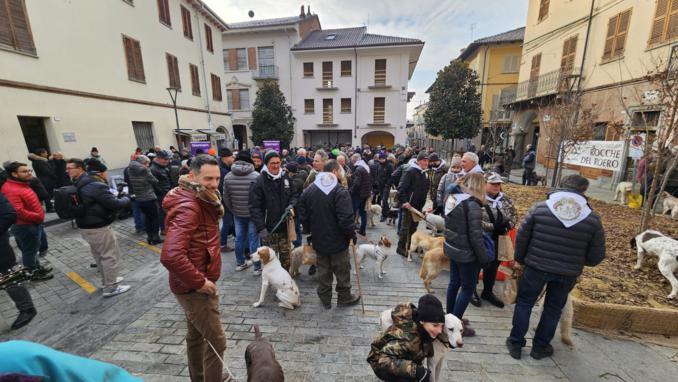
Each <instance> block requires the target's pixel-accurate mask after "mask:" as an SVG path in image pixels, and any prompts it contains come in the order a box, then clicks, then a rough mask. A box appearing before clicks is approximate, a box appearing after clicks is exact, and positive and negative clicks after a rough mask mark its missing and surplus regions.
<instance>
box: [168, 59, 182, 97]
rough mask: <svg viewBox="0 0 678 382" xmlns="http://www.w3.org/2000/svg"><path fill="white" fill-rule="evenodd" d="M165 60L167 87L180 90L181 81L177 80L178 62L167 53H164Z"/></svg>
mask: <svg viewBox="0 0 678 382" xmlns="http://www.w3.org/2000/svg"><path fill="white" fill-rule="evenodd" d="M165 58H166V59H167V73H168V74H169V87H171V88H176V89H179V90H181V80H180V79H179V62H178V61H177V58H176V57H175V56H173V55H171V54H169V53H165Z"/></svg>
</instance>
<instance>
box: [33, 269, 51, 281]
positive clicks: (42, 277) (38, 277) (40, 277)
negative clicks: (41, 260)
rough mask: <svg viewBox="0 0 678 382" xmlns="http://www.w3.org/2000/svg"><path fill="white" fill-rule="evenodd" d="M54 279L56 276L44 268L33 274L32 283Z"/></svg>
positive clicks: (36, 270)
mask: <svg viewBox="0 0 678 382" xmlns="http://www.w3.org/2000/svg"><path fill="white" fill-rule="evenodd" d="M53 278H54V275H53V274H51V273H50V272H49V271H45V270H44V269H43V268H36V269H34V270H33V272H32V273H31V281H46V280H51V279H53Z"/></svg>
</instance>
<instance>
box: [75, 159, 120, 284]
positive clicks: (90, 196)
mask: <svg viewBox="0 0 678 382" xmlns="http://www.w3.org/2000/svg"><path fill="white" fill-rule="evenodd" d="M106 170H107V169H106V165H104V164H103V163H101V161H99V160H97V159H90V160H89V161H87V168H85V163H84V162H83V161H82V160H80V159H75V158H73V159H70V160H68V162H67V164H66V171H68V175H69V176H70V177H71V179H73V183H74V184H75V187H77V189H78V198H79V199H80V203H81V204H82V205H83V206H84V208H85V210H84V215H83V216H81V217H77V218H76V219H75V223H76V224H77V225H78V228H79V229H80V235H82V238H83V239H84V240H85V241H86V242H87V243H88V244H89V246H90V248H91V249H92V257H94V261H95V262H96V263H97V269H98V270H99V272H100V273H101V279H102V283H103V291H104V297H112V296H116V295H119V294H121V293H125V292H127V291H128V290H129V289H130V286H129V285H120V282H121V281H122V277H118V262H119V261H120V248H119V247H118V240H117V239H116V237H115V233H114V232H113V230H112V229H111V223H113V221H115V218H116V216H117V212H118V211H120V210H122V209H124V208H127V207H128V206H129V204H130V200H129V198H128V197H127V196H123V195H120V196H118V197H116V196H115V195H113V193H111V190H110V189H109V188H108V184H107V176H106Z"/></svg>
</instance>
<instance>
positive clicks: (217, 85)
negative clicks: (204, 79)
mask: <svg viewBox="0 0 678 382" xmlns="http://www.w3.org/2000/svg"><path fill="white" fill-rule="evenodd" d="M212 99H213V100H215V101H221V99H222V98H221V78H219V76H217V75H216V74H212Z"/></svg>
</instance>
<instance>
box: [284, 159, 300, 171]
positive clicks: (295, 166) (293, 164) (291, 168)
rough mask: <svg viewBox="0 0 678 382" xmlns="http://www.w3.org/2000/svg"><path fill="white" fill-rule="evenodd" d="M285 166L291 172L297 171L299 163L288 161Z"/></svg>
mask: <svg viewBox="0 0 678 382" xmlns="http://www.w3.org/2000/svg"><path fill="white" fill-rule="evenodd" d="M285 168H286V169H287V171H288V172H293V173H297V172H299V164H298V163H297V162H290V163H288V164H287V165H286V166H285Z"/></svg>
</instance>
